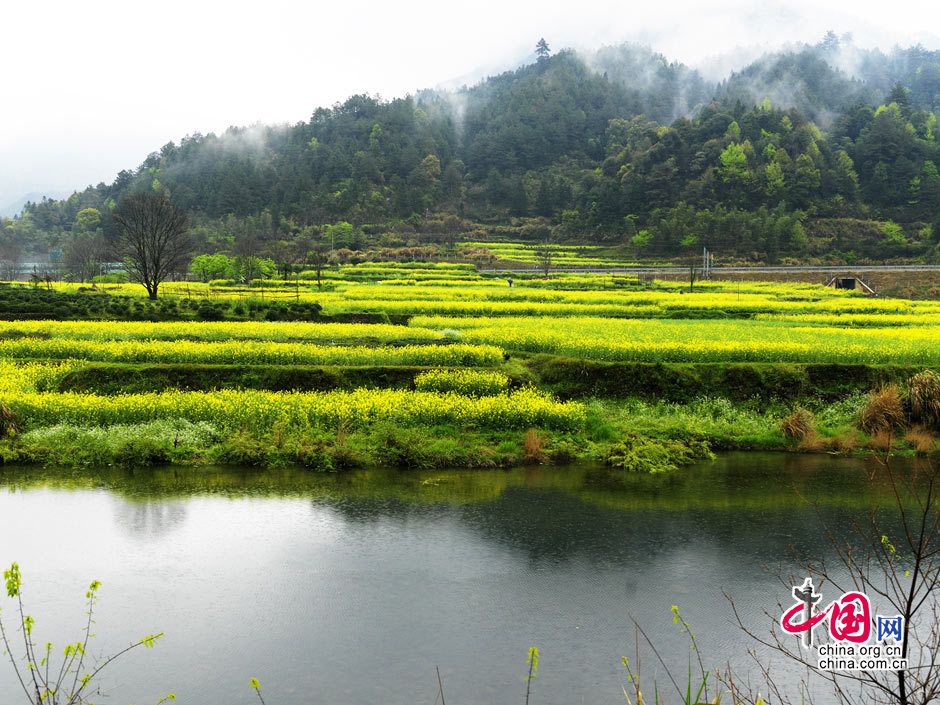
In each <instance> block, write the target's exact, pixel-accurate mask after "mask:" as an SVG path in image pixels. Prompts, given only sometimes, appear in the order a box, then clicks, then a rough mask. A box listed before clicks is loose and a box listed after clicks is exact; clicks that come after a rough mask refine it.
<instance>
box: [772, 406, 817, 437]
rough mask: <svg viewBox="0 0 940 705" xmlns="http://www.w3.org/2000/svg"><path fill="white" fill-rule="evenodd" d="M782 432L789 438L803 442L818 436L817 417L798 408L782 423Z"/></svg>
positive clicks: (800, 407)
mask: <svg viewBox="0 0 940 705" xmlns="http://www.w3.org/2000/svg"><path fill="white" fill-rule="evenodd" d="M780 430H781V431H783V435H784V436H786V437H787V438H792V439H793V440H795V441H803V440H805V439H807V438H809V437H810V436H814V435H816V417H815V416H813V414H812V412H811V411H808V410H807V409H804V408H803V407H802V406H798V407H796V408H795V409H794V410H793V412H792V413H791V414H790V415H789V416H787V417H785V418H784V419H783V421H781V422H780Z"/></svg>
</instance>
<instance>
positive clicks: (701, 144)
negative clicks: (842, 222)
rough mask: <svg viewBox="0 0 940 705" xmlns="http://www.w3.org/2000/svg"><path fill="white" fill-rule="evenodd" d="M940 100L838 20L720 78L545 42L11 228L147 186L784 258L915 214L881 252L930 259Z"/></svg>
mask: <svg viewBox="0 0 940 705" xmlns="http://www.w3.org/2000/svg"><path fill="white" fill-rule="evenodd" d="M886 87H887V90H886ZM888 103H892V105H889V106H888V107H878V106H882V105H887V104H888ZM895 104H896V105H895ZM938 109H940V52H931V51H927V50H924V49H922V48H920V47H913V48H908V49H895V50H894V51H893V52H891V53H889V54H885V53H882V52H879V51H872V50H860V49H857V48H855V47H854V46H853V45H852V44H851V42H850V41H847V40H846V39H845V38H843V39H839V38H837V37H835V35H832V34H830V35H827V37H826V38H824V40H823V41H822V42H820V43H819V44H816V45H803V46H798V47H793V48H791V49H788V50H785V51H779V52H774V53H771V54H767V55H765V56H763V57H762V58H761V59H759V60H758V61H755V62H753V63H751V64H750V65H748V66H746V67H744V68H742V69H741V70H740V71H737V72H735V73H733V74H732V75H731V76H729V77H728V78H727V79H726V80H725V81H722V82H721V83H720V84H717V85H716V84H712V83H709V82H708V81H706V80H705V79H703V78H702V77H701V75H699V74H698V72H697V71H695V70H694V69H692V68H690V67H688V66H685V65H683V64H680V63H675V62H670V61H669V60H668V59H667V58H666V57H664V56H662V55H660V54H657V53H655V52H653V51H651V50H649V49H647V48H644V47H640V46H636V45H631V44H624V45H620V46H612V47H602V48H600V49H598V50H597V51H595V52H589V53H588V52H585V53H575V52H572V51H560V52H557V53H555V54H554V55H548V54H547V53H546V52H543V55H542V56H540V57H539V58H538V60H537V61H535V62H533V63H531V64H528V65H525V66H521V67H519V68H517V69H515V70H512V71H507V72H504V73H502V74H499V75H496V76H491V77H489V78H487V79H485V80H483V81H481V82H480V83H478V84H476V85H473V86H470V87H464V88H462V89H459V90H456V91H444V90H428V91H422V92H420V93H418V94H417V95H416V96H406V97H403V98H395V99H392V100H388V101H382V100H379V99H376V98H373V97H370V96H353V97H351V98H350V99H348V100H347V101H345V102H344V103H342V104H337V105H335V106H333V107H332V108H319V109H317V110H316V111H314V113H313V115H312V117H311V119H310V120H309V121H307V122H301V123H297V124H295V125H289V126H257V127H252V128H231V129H229V130H228V131H226V132H225V133H223V134H222V135H218V136H217V135H212V134H210V135H205V136H203V135H192V136H189V137H186V138H184V139H183V140H181V141H180V142H179V143H178V144H176V143H169V144H167V145H165V146H164V147H163V148H162V149H161V150H160V151H158V152H154V153H153V154H151V155H150V156H149V157H148V158H147V159H146V160H145V161H144V162H143V164H142V165H141V166H140V167H139V168H138V169H136V170H134V171H122V172H121V173H120V174H119V175H118V177H117V178H116V179H115V181H114V182H113V183H111V184H99V185H98V186H96V187H89V188H88V189H86V190H85V191H83V192H80V193H76V194H75V195H73V196H72V197H70V198H69V199H66V200H62V201H57V202H45V203H35V204H32V205H31V206H29V208H28V209H27V216H26V217H25V218H24V220H26V221H28V223H21V224H20V226H19V227H20V231H25V230H28V229H31V234H30V235H29V236H28V238H27V239H28V240H29V242H28V243H24V244H25V245H26V246H28V247H32V248H34V249H36V248H41V247H43V246H44V245H45V246H53V247H54V246H56V245H57V244H59V243H60V242H61V241H62V240H63V238H68V237H69V233H71V232H72V231H73V230H74V224H75V217H76V214H77V212H78V211H79V210H81V209H83V208H96V209H98V210H99V211H101V212H106V211H107V209H108V208H109V207H111V205H113V203H114V202H115V201H116V200H118V199H119V198H120V197H121V196H122V194H124V193H126V192H128V190H132V189H142V188H147V189H161V190H166V191H167V192H169V193H170V194H171V196H172V198H173V200H174V201H175V202H176V203H178V205H180V206H182V207H184V208H186V209H188V210H190V211H191V212H192V213H193V214H194V216H195V218H196V220H197V222H199V223H203V224H206V227H208V228H209V229H210V230H213V232H214V233H215V235H213V236H212V237H214V238H216V239H218V238H219V237H222V235H221V234H220V233H221V230H224V229H225V228H227V227H230V226H223V225H222V224H221V223H222V219H225V218H229V217H236V218H247V217H258V216H259V215H262V214H268V216H266V217H269V221H270V222H271V223H273V224H274V225H273V226H271V227H273V228H274V229H277V228H279V227H281V225H279V224H280V223H282V222H284V223H286V225H284V226H283V227H285V228H288V229H289V228H291V227H294V225H291V224H300V223H308V224H320V223H328V222H336V221H340V220H348V221H350V222H352V223H353V224H354V225H357V226H358V225H361V224H372V225H373V226H376V227H373V228H372V230H376V229H378V230H381V227H382V224H383V223H384V224H388V225H389V227H390V226H391V225H392V224H394V223H395V222H400V221H402V220H405V219H409V218H412V219H413V218H415V217H418V218H421V217H426V216H427V215H428V214H431V213H436V214H439V215H450V216H453V217H457V218H463V219H470V220H474V221H482V222H490V223H505V222H508V221H509V219H511V218H518V217H529V218H544V219H545V223H546V225H548V226H551V227H552V228H554V230H555V231H556V232H557V233H558V234H560V235H562V236H567V237H582V238H584V237H587V238H592V239H599V240H609V239H611V238H636V237H639V238H640V239H639V240H638V241H637V246H638V248H642V246H645V247H647V248H649V249H656V250H657V251H670V250H678V249H681V248H682V247H685V245H682V244H681V243H682V242H684V241H688V237H687V236H688V235H689V234H693V235H694V236H695V238H697V239H698V240H702V241H713V242H716V243H720V244H722V245H724V246H726V247H733V248H735V249H736V250H739V251H741V252H744V253H746V252H749V251H750V252H755V253H763V254H762V255H761V256H766V257H777V256H781V255H785V254H793V255H796V256H798V255H799V254H800V250H801V249H803V248H805V240H806V237H805V233H803V232H801V231H802V230H803V226H802V225H801V224H803V223H804V222H806V219H807V218H809V219H812V218H843V219H846V218H855V219H869V218H876V219H882V220H887V219H893V220H896V221H898V222H900V223H901V224H902V226H904V228H903V229H902V235H901V236H897V235H895V236H894V240H893V243H894V244H893V245H890V246H889V245H886V246H885V247H884V248H882V250H881V251H879V252H877V253H871V256H885V257H886V256H920V255H922V254H924V253H926V251H927V249H929V247H932V244H931V243H932V242H933V238H934V237H935V236H934V235H933V233H932V231H930V226H931V224H933V223H934V222H935V221H936V220H937V211H938V208H940V176H938V175H937V164H940V147H938V144H937V140H936V133H937V124H936V123H937V116H936V113H937V111H938ZM729 219H730V220H729ZM102 223H103V225H102V227H104V228H105V230H107V227H108V225H107V219H104V220H103V221H102ZM27 226H28V227H27ZM925 228H926V230H925ZM729 229H730V230H733V231H735V232H736V234H731V235H729V234H728V230H729ZM738 230H740V231H741V232H737V231H738ZM933 230H934V231H936V230H937V227H934V229H933ZM21 237H22V236H21ZM209 239H210V240H211V239H212V238H209ZM771 240H772V241H773V242H771Z"/></svg>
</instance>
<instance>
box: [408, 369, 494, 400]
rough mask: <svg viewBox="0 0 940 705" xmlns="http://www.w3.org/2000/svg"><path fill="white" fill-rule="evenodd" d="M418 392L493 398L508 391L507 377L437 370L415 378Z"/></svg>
mask: <svg viewBox="0 0 940 705" xmlns="http://www.w3.org/2000/svg"><path fill="white" fill-rule="evenodd" d="M415 389H417V390H418V391H419V392H457V393H458V394H466V395H467V396H481V397H482V396H493V395H495V394H502V393H503V392H505V391H507V390H508V389H509V377H507V376H506V375H504V374H503V373H502V372H494V371H492V370H474V369H453V370H448V369H438V370H428V371H427V372H422V373H421V374H419V375H418V376H416V377H415Z"/></svg>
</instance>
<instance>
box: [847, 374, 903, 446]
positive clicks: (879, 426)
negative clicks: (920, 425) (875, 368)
mask: <svg viewBox="0 0 940 705" xmlns="http://www.w3.org/2000/svg"><path fill="white" fill-rule="evenodd" d="M906 420H907V418H906V415H905V413H904V404H903V403H902V402H901V392H900V391H899V390H898V386H897V385H896V384H889V385H886V386H884V387H881V388H880V389H877V390H875V391H874V392H872V393H871V394H869V395H868V401H867V402H866V404H865V407H864V408H863V409H862V412H861V415H860V416H859V428H861V429H862V430H863V431H864V432H865V433H867V434H868V435H869V436H874V435H876V434H878V433H891V432H892V431H894V430H895V429H897V428H902V427H903V426H904V425H905V422H906Z"/></svg>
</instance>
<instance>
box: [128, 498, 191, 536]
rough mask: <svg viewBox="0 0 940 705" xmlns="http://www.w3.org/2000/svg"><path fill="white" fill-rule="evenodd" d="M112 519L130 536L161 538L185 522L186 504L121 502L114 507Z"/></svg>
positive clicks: (172, 502) (179, 502) (181, 502)
mask: <svg viewBox="0 0 940 705" xmlns="http://www.w3.org/2000/svg"><path fill="white" fill-rule="evenodd" d="M114 519H115V521H116V522H117V525H118V527H119V528H120V529H121V530H122V531H123V532H124V533H126V534H128V535H130V536H137V537H140V538H143V539H147V538H152V537H157V536H163V535H164V534H168V533H170V532H171V531H173V530H174V529H177V528H179V527H180V526H181V525H182V524H183V523H184V522H185V521H186V504H185V503H184V502H183V501H165V502H153V501H142V502H121V503H119V504H115V505H114Z"/></svg>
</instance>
